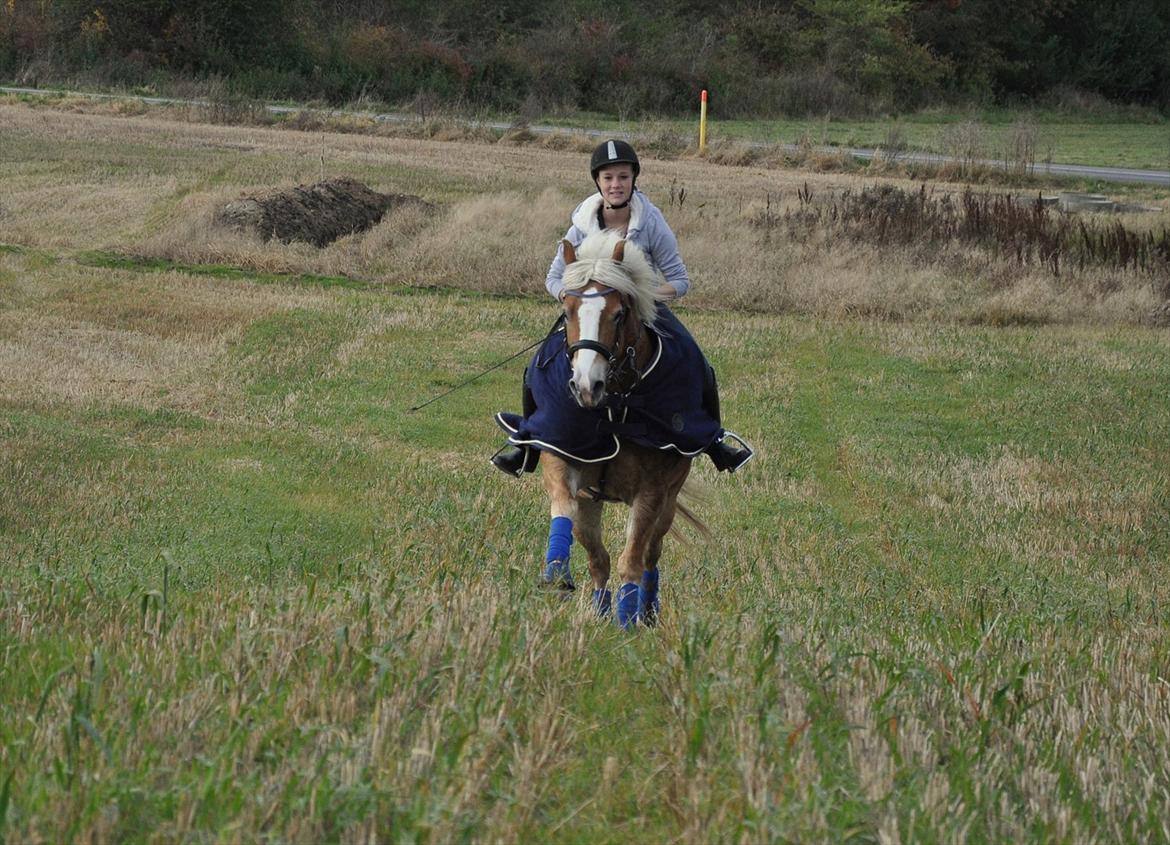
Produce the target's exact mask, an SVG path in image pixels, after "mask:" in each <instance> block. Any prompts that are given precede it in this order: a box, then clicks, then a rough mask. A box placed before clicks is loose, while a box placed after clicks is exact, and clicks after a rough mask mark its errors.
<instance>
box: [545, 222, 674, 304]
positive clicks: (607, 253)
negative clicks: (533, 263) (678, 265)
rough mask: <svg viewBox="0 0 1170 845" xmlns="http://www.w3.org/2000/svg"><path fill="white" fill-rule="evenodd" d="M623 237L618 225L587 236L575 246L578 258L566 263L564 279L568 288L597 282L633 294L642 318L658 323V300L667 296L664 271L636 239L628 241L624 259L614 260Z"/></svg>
mask: <svg viewBox="0 0 1170 845" xmlns="http://www.w3.org/2000/svg"><path fill="white" fill-rule="evenodd" d="M623 237H624V236H623V235H622V233H621V232H620V231H618V230H617V229H604V230H602V231H600V232H595V233H593V234H591V235H589V236H588V237H586V238H585V240H583V241H582V242H581V245H580V246H579V247H577V248H576V250H575V251H576V253H577V260H576V261H574V262H573V263H572V264H568V265H566V266H565V273H564V275H563V276H562V279H561V281H562V283H563V284H564V287H565V288H566V289H568V290H580V289H581V288H583V287H585V286H586V285H587V284H589V283H590V282H597V283H598V284H602V285H605V286H606V287H610V288H613V289H614V290H616V291H620V292H621V293H623V294H625V295H627V296H629V297H630V300H631V301H632V302H633V304H634V313H635V314H637V316H638V319H639V320H641V321H642V322H643V323H645V324H646V325H648V326H649V325H652V324H653V323H654V317H655V314H656V312H657V305H658V303H659V302H661V301H662V300H664V299H665V297H664V296H662V295H661V294H660V293H658V286H659V284H661V283H662V281H663V279H662V274H661V273H659V272H658V271H657V270H656V269H654V267H652V266H651V265H650V262H649V261H648V260H647V259H646V256H645V254H643V252H642V250H641V249H639V248H638V247H637V245H635V244H634V242H633V241H629V240H627V241H626V246H625V254H624V255H623V257H622V260H621V261H620V262H618V261H614V260H613V258H612V256H613V250H614V247H615V246H617V244H618V242H619V241H621V240H623Z"/></svg>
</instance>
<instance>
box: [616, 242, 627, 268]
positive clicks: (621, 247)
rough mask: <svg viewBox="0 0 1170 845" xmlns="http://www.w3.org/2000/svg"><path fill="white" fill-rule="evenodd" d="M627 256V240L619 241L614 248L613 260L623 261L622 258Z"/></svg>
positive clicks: (619, 262)
mask: <svg viewBox="0 0 1170 845" xmlns="http://www.w3.org/2000/svg"><path fill="white" fill-rule="evenodd" d="M625 257H626V242H625V241H624V240H622V241H618V242H617V244H616V245H615V246H614V248H613V260H614V261H616V262H617V263H618V264H621V263H622V259H623V258H625Z"/></svg>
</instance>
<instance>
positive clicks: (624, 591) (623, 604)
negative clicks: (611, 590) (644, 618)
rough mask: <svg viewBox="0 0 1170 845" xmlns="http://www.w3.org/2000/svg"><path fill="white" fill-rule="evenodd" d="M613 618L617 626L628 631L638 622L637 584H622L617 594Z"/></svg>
mask: <svg viewBox="0 0 1170 845" xmlns="http://www.w3.org/2000/svg"><path fill="white" fill-rule="evenodd" d="M614 619H615V621H616V622H617V624H618V627H620V628H623V629H625V630H626V631H629V630H631V629H633V627H634V625H636V624H637V623H638V585H637V584H622V585H621V587H620V588H619V589H618V594H617V613H616V614H614Z"/></svg>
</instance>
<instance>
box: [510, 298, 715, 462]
mask: <svg viewBox="0 0 1170 845" xmlns="http://www.w3.org/2000/svg"><path fill="white" fill-rule="evenodd" d="M652 329H653V331H652V333H651V336H652V339H653V340H654V341H655V342H656V344H657V349H656V350H655V351H654V354H653V355H652V357H651V359H650V363H649V364H648V365H647V368H646V371H645V372H644V373H643V375H642V380H641V382H640V383H639V384H638V385H637V387H635V388H634V390H633V391H632V392H631V393H629V394H625V395H619V396H615V395H613V394H610V395H609V396H607V397H606V400H605V404H604V405H603V406H602V407H601V408H582V407H581V406H579V405H578V404H577V402H576V400H575V399H573V396H572V394H571V393H570V392H569V379H570V377H571V376H572V368H571V367H570V364H569V356H568V355H567V354H566V348H565V332H564V329H563V328H561V329H558V330H557V331H554V332H553V333H552V334H550V335H549V336H548V338H547V339H546V340H545V342H544V343H543V344H542V345H541V347H540V349H539V350H538V351H537V353H536V355H534V356H533V358H532V362H531V363H530V364H529V366H528V370H527V371H526V374H525V378H526V379H527V383H528V387H529V388H530V389H531V390H532V395H533V398H534V399H535V400H536V411H535V412H534V413H533V414H532V415H531V416H528V417H524V416H521V415H519V414H507V413H500V414H496V422H497V423H498V424H499V426H500V428H502V429H504V431H506V432H507V433H508V442H509V443H512V444H514V445H517V446H531V447H534V448H536V449H541V450H546V451H550V452H554V453H556V454H558V455H560V456H562V457H564V458H568V459H570V460H574V461H580V462H583V463H597V462H601V461H607V460H609V459H611V458H613V457H615V456H616V455H617V454H618V452H619V451H621V448H622V440H623V439H624V440H628V441H631V442H633V443H637V444H639V445H642V446H646V447H649V448H651V449H662V450H670V449H673V450H674V451H676V452H679V453H681V454H683V455H689V456H694V455H698V454H699V453H701V452H703V451H704V450H705V449H706V448H707V447H708V446H710V445H711V444H712V443H713V442H715V441H716V440H717V439H719V438H720V437H721V436H722V435H723V429H722V428H721V427H720V424H719V420H717V419H715V418H714V417H713V416H711V414H710V413H709V412H708V411H707V410H706V409H704V408H703V385H704V383H705V381H706V379H707V368H708V366H709V365H708V364H707V360H706V358H704V357H703V353H702V352H701V351H700V350H699V345H698V344H697V343H695V340H694V338H692V337H691V335H690V332H688V331H687V330H686V327H685V326H683V324H682V323H680V322H679V320H678V318H677V317H675V316H674V313H673V312H672V311H671V310H670V309H669V308H667V307H665V306H664V305H659V306H658V317H657V319H656V320H655V322H654V326H653V327H652Z"/></svg>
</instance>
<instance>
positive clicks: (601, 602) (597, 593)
mask: <svg viewBox="0 0 1170 845" xmlns="http://www.w3.org/2000/svg"><path fill="white" fill-rule="evenodd" d="M593 609H594V610H595V611H597V615H598V616H600V617H602V618H604V617H606V616H609V614H610V612H611V611H612V610H613V593H611V592H610V591H609V590H594V591H593Z"/></svg>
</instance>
